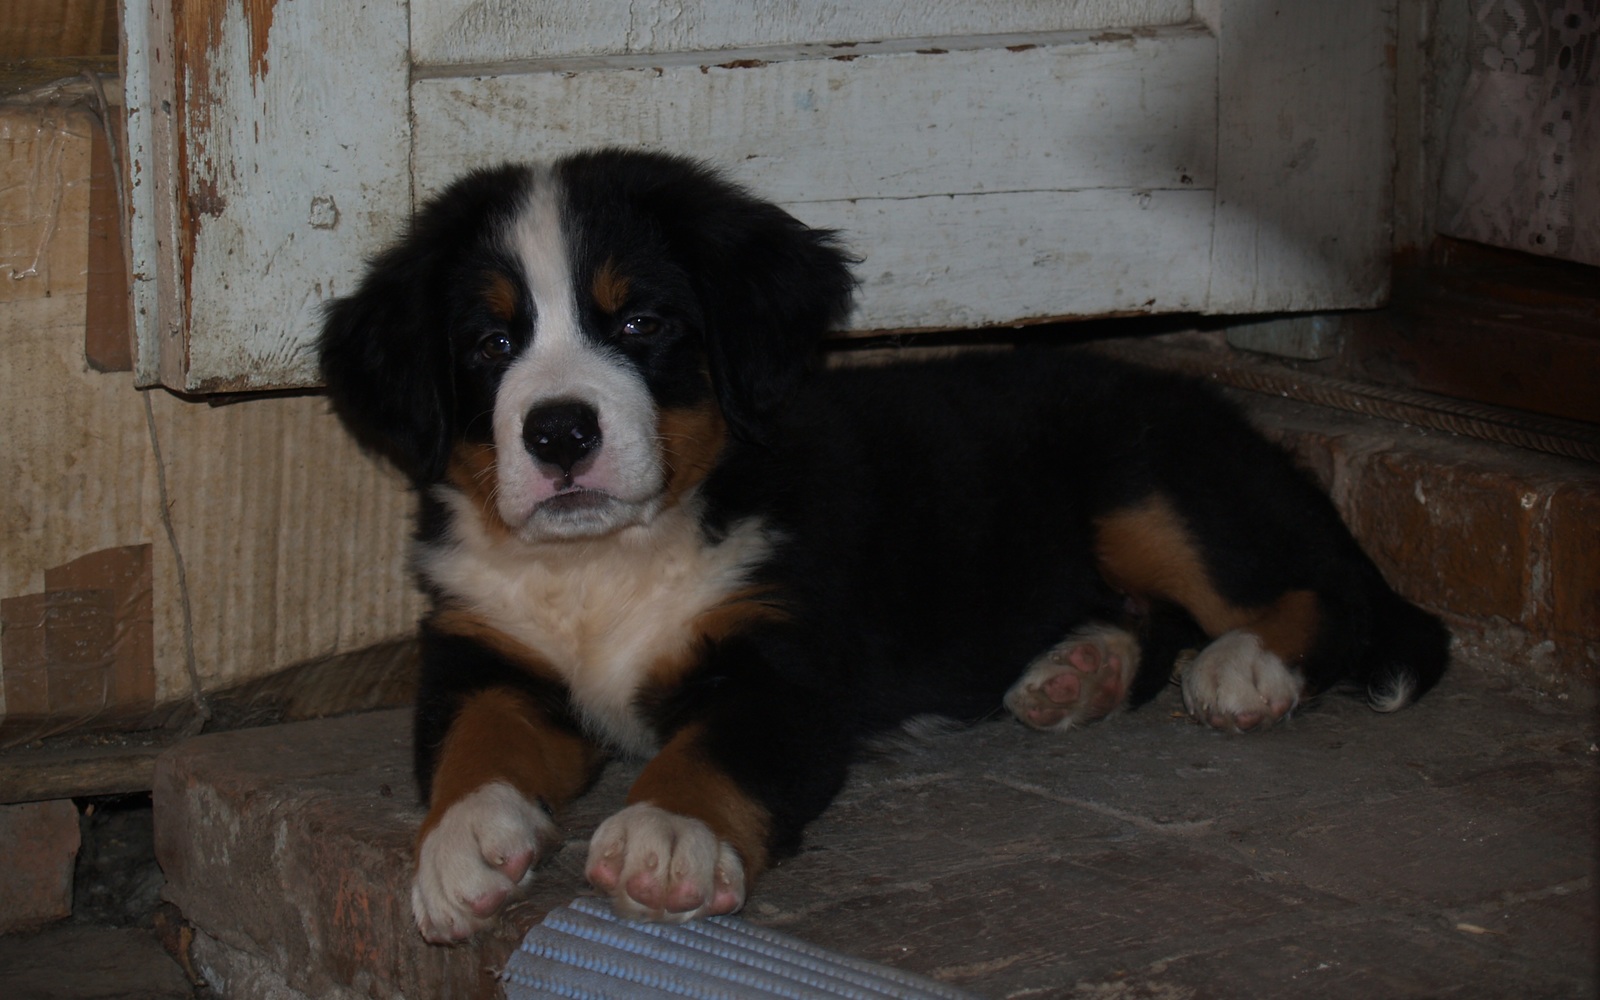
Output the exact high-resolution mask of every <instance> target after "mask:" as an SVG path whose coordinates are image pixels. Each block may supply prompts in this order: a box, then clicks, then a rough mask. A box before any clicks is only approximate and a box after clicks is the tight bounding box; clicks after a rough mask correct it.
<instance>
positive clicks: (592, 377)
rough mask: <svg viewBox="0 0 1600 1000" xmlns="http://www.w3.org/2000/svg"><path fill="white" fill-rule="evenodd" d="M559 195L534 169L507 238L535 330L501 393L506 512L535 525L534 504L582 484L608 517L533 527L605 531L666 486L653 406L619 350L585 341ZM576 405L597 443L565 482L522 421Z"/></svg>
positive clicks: (547, 176) (498, 412)
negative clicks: (542, 409)
mask: <svg viewBox="0 0 1600 1000" xmlns="http://www.w3.org/2000/svg"><path fill="white" fill-rule="evenodd" d="M562 198H563V191H562V188H561V183H560V181H559V180H558V179H557V178H556V176H555V175H554V174H552V173H551V172H550V171H548V170H544V171H540V172H538V173H536V174H534V176H533V178H532V180H531V182H530V186H529V191H528V195H527V198H526V200H525V201H524V203H523V205H522V207H521V209H520V210H519V211H518V213H517V215H516V217H515V218H514V219H512V220H511V222H510V223H509V224H508V225H507V227H506V231H505V234H504V236H503V239H504V241H505V247H506V249H507V250H508V251H509V252H510V254H511V256H512V257H513V258H514V259H515V260H516V261H517V262H518V263H519V264H520V265H521V267H522V271H523V277H524V279H525V280H526V281H527V285H528V291H529V294H530V295H531V297H532V299H533V310H534V315H533V335H532V339H531V342H530V343H529V346H528V349H527V350H526V351H525V352H524V353H523V354H522V355H521V356H520V357H518V358H517V360H516V361H515V362H513V363H512V365H511V367H510V368H509V369H507V370H506V373H505V376H504V377H503V378H502V379H501V381H500V386H499V389H498V390H497V392H496V396H495V406H494V438H495V450H496V454H497V462H496V468H497V470H498V476H499V490H498V491H497V504H498V507H499V511H500V516H501V517H502V518H503V519H504V520H505V521H506V523H507V524H510V525H512V526H513V527H514V528H516V527H521V526H523V525H525V524H529V523H530V520H529V519H530V518H534V519H535V521H539V519H538V518H537V517H535V515H536V513H537V508H538V506H539V505H540V504H541V503H542V502H544V501H545V500H548V499H549V498H550V497H551V496H553V495H555V493H557V492H559V491H561V490H562V489H570V488H571V487H573V486H576V487H578V488H581V489H586V490H592V491H596V492H598V493H602V494H605V495H607V496H610V497H613V498H615V499H616V500H618V501H619V502H620V503H619V505H618V506H617V507H616V508H615V509H614V510H611V511H610V512H609V513H607V514H605V515H601V516H599V521H598V522H597V523H596V522H595V521H594V519H593V518H591V519H589V520H585V521H584V522H583V523H584V524H585V525H588V527H585V528H583V529H582V530H578V529H577V527H576V524H575V523H574V522H571V521H568V520H562V519H560V518H556V517H555V516H554V515H552V516H551V518H550V519H548V520H549V523H544V522H542V521H539V523H536V524H533V525H532V530H534V533H536V534H538V533H548V532H554V533H558V534H568V533H570V532H571V531H573V530H578V533H580V534H588V533H591V531H603V530H608V529H609V528H612V527H616V526H618V525H620V524H624V523H630V522H633V521H637V520H639V519H640V518H641V517H646V516H649V514H650V513H652V512H653V510H654V507H653V506H651V505H652V504H653V501H654V500H655V498H656V495H657V494H658V493H659V492H660V490H661V488H662V485H663V471H662V463H661V459H660V456H659V455H658V454H657V451H656V444H655V442H656V427H655V425H656V407H655V401H654V400H653V399H652V398H651V397H650V393H649V390H648V388H647V387H646V386H645V384H644V381H643V380H642V379H641V378H640V376H639V374H638V372H637V371H635V370H634V369H633V368H632V367H630V366H629V365H628V364H627V363H626V362H625V361H624V360H623V359H622V358H621V357H620V356H618V355H617V354H616V353H615V352H613V351H611V350H609V349H607V348H606V347H604V346H603V345H601V344H597V343H595V342H593V341H592V340H590V339H589V338H587V337H585V336H584V334H583V328H582V318H581V315H580V312H579V306H578V289H577V280H576V275H575V273H574V271H573V266H572V264H573V254H572V252H571V247H570V246H569V245H568V242H567V234H566V230H565V227H564V226H563V224H562V212H561V206H562ZM558 401H561V402H580V403H586V404H588V405H589V406H591V407H593V408H594V410H595V412H596V413H597V414H598V415H599V418H600V435H601V444H600V447H599V449H598V450H597V451H596V452H594V453H593V458H592V461H590V463H589V464H588V465H587V466H586V467H585V468H583V469H582V470H581V471H579V472H578V473H577V475H575V476H574V477H573V480H572V482H570V483H566V482H562V481H561V480H560V477H559V476H558V475H557V474H555V473H554V472H553V471H552V470H549V469H546V468H540V467H539V466H538V464H537V463H535V462H534V461H533V459H532V457H531V456H529V454H528V452H527V449H526V447H525V446H524V443H523V437H522V429H523V423H524V421H525V420H526V418H527V415H528V413H529V412H530V411H531V410H533V409H535V408H536V407H539V406H542V405H546V404H549V403H554V402H558Z"/></svg>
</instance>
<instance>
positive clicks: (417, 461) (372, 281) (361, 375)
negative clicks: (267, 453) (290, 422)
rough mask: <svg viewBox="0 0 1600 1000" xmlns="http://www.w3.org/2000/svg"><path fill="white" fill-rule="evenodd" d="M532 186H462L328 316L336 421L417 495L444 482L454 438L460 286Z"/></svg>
mask: <svg viewBox="0 0 1600 1000" xmlns="http://www.w3.org/2000/svg"><path fill="white" fill-rule="evenodd" d="M529 178H530V171H529V169H528V168H527V167H525V166H518V165H515V164H507V165H505V166H502V167H497V168H493V169H485V170H476V171H473V172H471V173H468V174H466V175H465V176H463V177H461V178H460V179H459V180H457V181H455V182H454V183H453V184H451V185H450V186H449V187H448V188H446V189H445V190H444V191H443V192H441V193H440V194H439V195H437V196H436V197H434V198H433V199H431V200H430V201H429V202H428V203H427V204H426V205H424V206H423V208H422V210H421V211H420V212H418V213H417V216H416V218H415V219H414V220H413V221H412V223H411V226H410V227H409V228H408V229H407V231H406V232H405V234H404V235H402V236H401V238H400V240H399V241H398V242H397V243H395V244H394V245H393V246H391V247H390V248H389V249H387V250H385V251H384V252H383V253H381V254H379V255H378V256H377V257H375V258H373V259H372V260H371V261H370V262H369V263H368V267H367V272H366V275H365V276H364V277H363V278H362V279H361V283H360V284H359V285H358V286H357V287H356V290H355V293H354V294H352V295H350V296H347V297H345V298H341V299H336V300H335V301H334V302H332V303H331V304H330V305H329V306H328V309H327V312H326V313H325V314H324V319H323V326H322V335H321V337H320V338H319V339H318V342H317V348H318V352H319V357H320V363H321V367H322V378H323V382H324V383H325V384H326V385H327V387H328V396H329V398H330V399H331V400H332V401H333V408H334V411H335V412H336V413H338V414H339V416H340V418H341V419H342V420H343V421H344V423H345V426H346V427H348V428H349V429H350V431H351V433H352V434H354V435H355V437H356V439H357V440H358V441H360V442H361V443H362V444H363V445H365V446H366V447H368V448H371V449H373V450H375V451H377V452H378V453H379V454H382V455H383V456H385V457H386V458H388V459H389V460H390V461H392V462H394V464H395V465H397V466H398V467H399V468H400V470H401V471H402V472H404V473H405V474H406V475H407V476H409V477H410V478H411V480H412V482H413V483H416V484H418V485H422V484H425V483H430V482H435V481H437V480H439V479H440V478H442V477H443V476H444V473H445V466H446V463H447V462H448V461H449V458H450V446H451V442H452V440H453V438H454V436H455V428H454V421H455V419H456V418H457V416H458V415H457V414H456V412H455V410H456V392H455V380H454V372H455V359H454V357H453V353H452V352H453V348H452V346H451V340H450V336H451V331H450V309H451V302H452V299H451V295H452V288H453V285H454V284H455V283H457V282H458V281H459V280H460V269H461V267H462V262H463V261H464V260H466V259H468V258H469V257H470V256H472V254H473V252H474V251H475V250H477V249H481V248H482V246H483V245H485V243H486V242H492V240H493V238H494V236H495V234H497V233H498V232H499V229H500V228H501V227H502V226H503V225H504V222H505V220H506V219H507V218H508V217H510V215H511V214H512V213H513V212H514V210H515V206H516V205H517V204H519V203H520V199H521V198H522V197H523V195H524V194H525V192H526V190H527V187H528V184H529Z"/></svg>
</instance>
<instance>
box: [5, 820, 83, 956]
mask: <svg viewBox="0 0 1600 1000" xmlns="http://www.w3.org/2000/svg"><path fill="white" fill-rule="evenodd" d="M0 844H3V845H5V849H4V854H3V855H0V934H4V933H9V932H11V931H16V930H24V929H27V928H31V927H38V926H40V925H42V924H47V923H50V922H51V921H54V920H60V919H62V918H64V917H68V916H71V914H72V865H73V862H74V861H75V860H76V859H77V856H78V847H79V845H80V834H79V831H78V810H77V807H75V806H74V805H73V804H72V803H71V802H69V801H66V800H64V799H58V800H55V801H51V802H27V803H23V804H21V805H9V806H0Z"/></svg>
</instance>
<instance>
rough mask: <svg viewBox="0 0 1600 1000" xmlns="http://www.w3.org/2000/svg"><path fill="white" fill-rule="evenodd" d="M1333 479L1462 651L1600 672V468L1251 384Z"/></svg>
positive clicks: (1544, 667)
mask: <svg viewBox="0 0 1600 1000" xmlns="http://www.w3.org/2000/svg"><path fill="white" fill-rule="evenodd" d="M1236 398H1238V399H1239V400H1240V401H1241V402H1242V403H1244V405H1245V406H1246V408H1247V410H1248V411H1249V412H1250V414H1251V416H1252V417H1253V419H1255V421H1256V422H1257V424H1258V425H1259V426H1260V427H1262V429H1263V430H1265V431H1266V432H1267V434H1268V435H1269V436H1271V437H1273V438H1275V439H1277V440H1278V441H1279V442H1280V443H1282V444H1283V445H1284V446H1285V447H1286V448H1288V449H1289V451H1290V452H1292V453H1293V454H1294V455H1295V457H1296V458H1297V460H1299V461H1300V463H1301V464H1302V465H1304V466H1305V467H1306V468H1307V469H1308V470H1310V471H1311V472H1312V473H1313V475H1315V476H1316V477H1317V478H1318V480H1320V481H1321V483H1322V484H1323V486H1324V487H1325V488H1326V489H1327V490H1328V491H1329V493H1330V495H1331V496H1332V497H1333V499H1334V502H1335V504H1336V505H1337V506H1338V507H1339V510H1340V513H1341V514H1343V515H1344V518H1345V520H1346V522H1348V523H1349V524H1350V526H1351V529H1352V530H1353V531H1354V532H1355V535H1356V537H1357V538H1358V539H1360V541H1361V543H1362V545H1363V546H1365V548H1366V549H1367V552H1368V554H1370V555H1371V556H1372V558H1373V560H1374V561H1375V562H1376V563H1377V564H1378V566H1379V568H1380V569H1382V570H1383V572H1384V574H1385V575H1386V576H1387V577H1388V579H1389V581H1390V582H1391V583H1392V584H1394V586H1395V588H1396V589H1398V590H1399V591H1400V592H1401V593H1403V594H1405V595H1406V596H1407V597H1409V598H1411V599H1412V600H1414V601H1416V602H1417V603H1419V604H1422V605H1423V606H1425V607H1428V608H1430V609H1432V610H1434V611H1436V612H1438V613H1440V614H1441V615H1443V616H1444V618H1445V620H1446V621H1447V622H1448V624H1449V625H1450V627H1451V630H1452V632H1453V633H1454V634H1455V638H1456V650H1455V652H1456V656H1457V659H1458V660H1461V661H1464V662H1468V663H1471V664H1472V665H1473V666H1474V667H1478V668H1482V669H1487V670H1490V671H1493V672H1498V673H1504V674H1507V675H1511V676H1515V677H1516V678H1518V679H1521V680H1523V681H1526V682H1528V683H1531V684H1533V685H1535V686H1538V687H1542V688H1548V689H1553V690H1560V691H1566V690H1569V689H1572V690H1583V691H1585V692H1589V693H1592V692H1593V690H1594V689H1595V688H1596V686H1597V685H1600V469H1597V468H1596V467H1594V466H1592V465H1588V464H1585V463H1582V462H1577V461H1571V460H1567V459H1561V458H1555V457H1551V456H1545V455H1538V454H1533V453H1529V452H1526V451H1522V450H1520V449H1514V448H1509V447H1500V446H1496V445H1491V444H1487V443H1483V442H1479V441H1473V440H1470V439H1466V438H1461V437H1458V436H1456V435H1452V434H1446V433H1441V432H1429V431H1423V430H1418V429H1416V428H1412V427H1408V426H1405V425H1401V424H1394V423H1390V422H1387V421H1380V420H1373V419H1369V418H1365V417H1361V416H1358V415H1354V414H1341V413H1336V412H1333V411H1329V410H1326V409H1321V408H1317V407H1311V406H1306V405H1303V404H1299V403H1292V402H1286V401H1282V400H1275V399H1269V398H1266V397H1263V396H1257V395H1251V394H1240V395H1238V396H1237V397H1236Z"/></svg>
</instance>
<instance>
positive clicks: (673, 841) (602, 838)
mask: <svg viewBox="0 0 1600 1000" xmlns="http://www.w3.org/2000/svg"><path fill="white" fill-rule="evenodd" d="M584 873H585V875H587V876H588V879H589V881H590V883H592V884H593V885H594V887H595V888H597V889H599V890H601V891H602V892H607V893H610V895H611V905H612V906H613V907H614V908H615V909H616V911H617V913H618V914H620V915H622V916H624V917H631V918H633V919H636V920H661V921H666V922H669V923H681V922H683V921H685V920H692V919H693V918H695V917H698V916H703V915H708V914H717V913H732V912H733V911H735V910H737V909H738V908H739V907H741V906H743V905H744V863H743V861H741V860H740V858H739V852H738V851H736V850H734V849H733V846H732V845H730V844H727V843H725V842H723V841H720V840H718V839H717V835H716V834H715V833H712V832H711V828H710V827H709V826H707V825H706V824H704V823H702V822H701V821H700V820H697V819H694V818H692V817H689V816H680V815H679V814H677V813H672V812H667V811H666V810H665V809H659V808H657V807H656V806H653V805H650V804H648V803H639V804H638V805H631V806H629V807H627V808H626V809H623V810H622V811H621V812H619V813H617V814H616V815H615V816H612V817H611V818H610V819H608V820H606V821H605V822H604V823H601V824H600V827H599V829H597V830H595V832H594V837H593V838H592V839H591V840H590V841H589V861H588V864H587V865H586V866H585V870H584Z"/></svg>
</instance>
